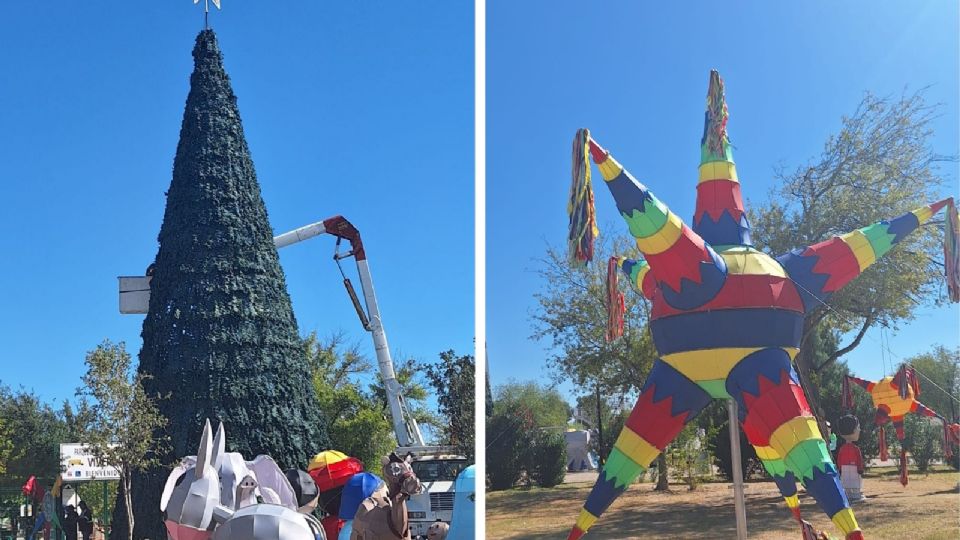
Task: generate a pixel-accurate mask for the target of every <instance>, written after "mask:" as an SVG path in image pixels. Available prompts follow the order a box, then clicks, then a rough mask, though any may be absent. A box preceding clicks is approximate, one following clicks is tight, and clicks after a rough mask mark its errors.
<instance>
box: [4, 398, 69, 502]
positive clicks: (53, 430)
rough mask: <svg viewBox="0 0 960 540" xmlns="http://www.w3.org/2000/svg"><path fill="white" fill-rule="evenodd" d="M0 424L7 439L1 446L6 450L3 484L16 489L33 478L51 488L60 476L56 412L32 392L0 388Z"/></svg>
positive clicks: (59, 433)
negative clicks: (7, 449)
mask: <svg viewBox="0 0 960 540" xmlns="http://www.w3.org/2000/svg"><path fill="white" fill-rule="evenodd" d="M0 423H2V425H3V427H4V429H5V430H6V432H7V434H8V437H9V438H4V439H3V440H4V441H6V442H5V443H0V446H6V447H8V448H9V452H8V453H7V456H6V459H5V460H4V463H5V469H6V471H5V472H4V473H3V475H2V479H3V483H4V484H7V485H12V486H19V485H21V484H23V482H25V481H26V480H27V478H29V477H30V476H36V477H37V478H38V479H40V480H41V482H43V483H44V484H45V485H49V484H52V483H53V481H54V479H55V478H56V477H57V475H59V474H60V456H59V453H58V452H57V448H58V447H59V445H60V443H61V442H64V441H63V439H64V431H65V430H64V424H63V421H62V419H61V418H60V416H59V415H58V414H57V411H56V410H54V409H53V407H51V406H50V405H49V404H46V403H43V402H42V401H41V400H40V398H39V397H37V395H36V394H34V393H32V392H28V391H26V390H20V391H18V392H15V393H14V392H11V391H10V390H8V389H6V388H0Z"/></svg>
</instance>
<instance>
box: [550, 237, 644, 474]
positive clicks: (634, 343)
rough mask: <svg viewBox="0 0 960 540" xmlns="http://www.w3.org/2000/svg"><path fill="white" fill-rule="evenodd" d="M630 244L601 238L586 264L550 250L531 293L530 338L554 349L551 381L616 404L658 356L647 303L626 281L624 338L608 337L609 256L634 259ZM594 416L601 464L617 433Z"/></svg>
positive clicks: (634, 388) (623, 281)
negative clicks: (535, 305) (540, 285)
mask: <svg viewBox="0 0 960 540" xmlns="http://www.w3.org/2000/svg"><path fill="white" fill-rule="evenodd" d="M629 246H630V243H629V242H628V241H627V240H626V239H624V238H615V239H614V240H612V241H605V240H603V238H602V237H601V240H600V241H598V242H597V244H596V248H595V249H596V251H595V253H596V256H595V259H594V262H593V263H590V264H587V265H583V264H579V263H577V264H571V263H570V261H569V259H568V258H567V256H566V253H565V252H563V251H562V250H559V249H557V248H554V247H548V248H547V251H546V253H545V255H544V257H543V258H542V259H541V260H540V261H539V262H540V268H539V269H538V271H537V272H538V274H539V275H540V278H541V282H542V283H543V284H544V285H543V288H542V290H541V291H540V292H538V293H537V294H536V295H535V297H536V299H537V302H538V304H539V306H538V308H537V310H536V311H535V312H534V313H533V315H532V316H531V319H532V323H533V329H534V331H533V334H532V336H531V337H532V338H533V339H536V340H540V341H545V342H547V343H548V344H549V345H550V347H551V350H552V351H553V352H552V353H551V355H550V356H549V357H548V359H547V364H548V366H549V367H550V368H551V371H552V372H553V376H554V378H555V380H557V381H571V382H573V383H574V384H575V385H577V387H579V388H581V389H582V392H583V393H584V394H594V395H596V394H600V395H602V396H604V399H606V400H610V401H615V402H623V401H626V400H632V398H633V397H634V396H636V395H637V393H638V392H639V390H640V388H641V387H642V386H643V382H644V380H646V377H647V374H648V373H649V372H650V368H651V367H652V366H653V361H654V360H655V359H656V358H657V353H656V349H655V348H654V346H653V340H652V337H651V335H650V332H649V330H648V328H647V321H648V320H649V304H648V303H647V301H646V300H645V299H644V298H643V296H642V295H641V294H640V293H639V292H638V291H635V290H633V289H632V288H631V285H630V284H629V283H628V281H629V280H628V279H620V280H619V284H620V289H621V292H623V293H624V306H625V311H624V328H623V336H622V337H620V338H619V339H617V340H616V341H613V342H608V341H607V339H606V332H607V307H606V305H607V304H606V302H607V289H606V278H607V260H608V259H609V257H610V256H612V255H623V256H627V257H637V252H636V250H635V249H634V248H631V247H629ZM602 407H603V405H601V408H602ZM585 410H586V408H584V411H585ZM594 410H596V407H594ZM593 416H594V417H595V418H594V420H595V421H596V424H595V425H594V426H592V427H593V428H594V429H596V430H597V447H598V448H599V449H600V450H601V451H600V452H598V456H599V457H600V462H601V463H603V462H604V461H605V459H606V456H607V453H608V452H609V447H610V446H611V445H612V441H613V440H615V439H616V437H617V434H618V433H619V432H618V431H615V430H612V429H609V428H608V427H607V426H606V418H605V414H600V415H599V416H598V415H596V414H594V415H593Z"/></svg>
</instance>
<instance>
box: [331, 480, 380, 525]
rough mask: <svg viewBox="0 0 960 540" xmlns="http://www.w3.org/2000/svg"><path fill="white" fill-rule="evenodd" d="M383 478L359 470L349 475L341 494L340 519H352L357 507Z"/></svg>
mask: <svg viewBox="0 0 960 540" xmlns="http://www.w3.org/2000/svg"><path fill="white" fill-rule="evenodd" d="M381 484H383V480H381V479H380V477H379V476H377V475H375V474H372V473H368V472H361V473H357V474H355V475H353V476H351V477H350V479H349V480H347V483H346V484H345V485H344V486H343V495H342V497H341V499H340V519H353V516H355V515H357V509H358V508H360V503H361V502H363V500H364V499H366V498H367V497H369V496H370V495H373V492H374V491H376V490H377V488H378V487H380V485H381Z"/></svg>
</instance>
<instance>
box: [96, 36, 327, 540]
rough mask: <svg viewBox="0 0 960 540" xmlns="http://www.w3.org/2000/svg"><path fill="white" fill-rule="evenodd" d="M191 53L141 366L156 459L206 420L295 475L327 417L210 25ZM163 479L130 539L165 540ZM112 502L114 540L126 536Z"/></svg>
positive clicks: (194, 436) (142, 506) (141, 482)
mask: <svg viewBox="0 0 960 540" xmlns="http://www.w3.org/2000/svg"><path fill="white" fill-rule="evenodd" d="M193 58H194V71H193V74H192V75H191V77H190V94H189V95H188V96H187V104H186V108H185V110H184V114H183V124H182V126H181V128H180V143H179V145H178V146H177V155H176V158H175V160H174V164H173V180H172V181H171V183H170V190H169V191H168V192H167V206H166V212H165V214H164V218H163V225H162V227H161V228H160V235H159V242H160V248H159V251H158V253H157V257H156V260H155V262H154V264H153V266H152V276H153V280H152V282H151V285H150V289H151V294H150V307H149V312H148V314H147V317H146V320H145V321H144V323H143V333H142V336H143V349H142V350H141V351H140V370H141V371H143V372H145V373H147V374H149V375H151V376H152V377H153V378H152V379H150V380H149V381H148V382H147V383H146V386H147V388H146V390H147V391H148V393H151V394H156V393H159V394H161V395H165V394H170V395H171V397H170V399H166V400H162V401H160V402H159V408H160V410H161V412H162V413H163V414H164V415H165V416H166V417H167V418H168V419H169V421H170V423H169V426H168V427H167V429H166V434H167V435H169V436H170V442H171V446H172V448H171V452H170V454H169V456H168V459H167V460H166V461H168V462H172V461H174V460H175V459H176V458H179V457H182V456H185V455H191V454H195V453H196V450H197V446H198V444H199V440H200V432H201V428H202V426H203V423H204V419H206V418H209V419H211V421H214V422H215V421H216V420H220V421H222V422H223V423H224V425H225V428H226V432H227V433H228V434H229V437H228V439H227V440H228V443H227V444H228V448H227V449H228V450H229V451H237V452H241V453H242V454H243V455H244V456H245V457H247V458H248V459H252V458H253V457H254V456H256V455H257V454H261V453H264V454H269V455H271V456H272V457H273V458H274V459H275V460H276V461H277V462H278V463H279V464H280V466H281V467H283V468H288V467H303V466H305V465H306V462H307V460H308V459H309V457H310V456H312V455H313V454H315V453H316V452H318V451H320V450H322V449H325V448H327V447H328V446H329V444H328V440H327V435H326V429H325V422H324V419H323V418H322V417H321V416H320V415H319V412H318V409H317V405H316V403H315V400H314V394H313V391H312V385H311V379H310V374H309V372H308V368H307V365H306V358H305V354H304V350H303V348H302V347H301V345H300V341H299V337H298V333H297V322H296V319H295V318H294V316H293V310H292V307H291V304H290V297H289V295H288V294H287V290H286V283H285V280H284V275H283V271H282V270H281V268H280V264H279V260H278V258H277V250H276V248H275V247H274V245H273V240H272V237H273V234H272V229H271V227H270V224H269V222H268V220H267V212H266V209H265V207H264V204H263V200H262V198H261V196H260V186H259V184H258V183H257V177H256V173H255V172H254V168H253V161H252V160H251V158H250V152H249V149H248V148H247V142H246V140H245V138H244V134H243V127H242V126H241V123H240V114H239V112H238V109H237V99H236V96H235V95H234V93H233V90H232V88H231V86H230V79H229V77H228V76H227V74H226V72H225V71H224V69H223V59H222V56H221V54H220V49H219V46H218V44H217V39H216V36H215V35H214V33H213V31H212V30H204V31H202V32H200V35H199V36H197V42H196V46H195V47H194V49H193ZM214 425H216V424H214ZM168 471H169V469H163V470H159V469H158V470H152V471H148V472H146V473H144V474H141V475H138V477H137V478H136V479H135V481H134V484H133V488H132V489H133V507H134V512H135V527H134V529H135V531H134V532H135V536H136V538H151V539H153V540H160V539H163V538H166V531H165V529H164V527H163V524H162V522H161V517H160V507H159V504H160V493H161V491H162V489H163V481H164V479H165V478H166V476H167V473H168ZM118 501H122V498H121V499H118ZM120 506H122V502H121V504H118V508H117V511H116V512H115V513H114V521H115V527H114V531H113V532H114V536H113V537H114V538H124V537H125V531H126V529H127V527H126V523H125V522H126V519H125V514H124V510H123V509H122V508H120ZM117 533H119V534H117Z"/></svg>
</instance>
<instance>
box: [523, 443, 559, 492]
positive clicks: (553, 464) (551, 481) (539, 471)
mask: <svg viewBox="0 0 960 540" xmlns="http://www.w3.org/2000/svg"><path fill="white" fill-rule="evenodd" d="M531 442H532V445H531V447H530V451H529V452H528V458H529V459H528V460H527V466H526V469H527V475H528V476H529V478H530V480H532V481H533V482H534V483H535V484H537V485H538V486H540V487H553V486H556V485H557V484H561V483H563V479H564V477H565V475H566V474H567V442H566V440H565V439H564V437H563V435H562V434H560V433H556V432H549V431H541V432H539V433H537V434H536V435H535V436H534V437H533V440H532V441H531Z"/></svg>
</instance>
